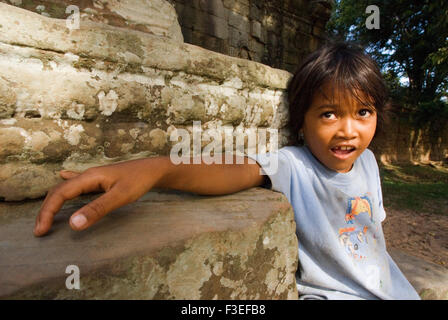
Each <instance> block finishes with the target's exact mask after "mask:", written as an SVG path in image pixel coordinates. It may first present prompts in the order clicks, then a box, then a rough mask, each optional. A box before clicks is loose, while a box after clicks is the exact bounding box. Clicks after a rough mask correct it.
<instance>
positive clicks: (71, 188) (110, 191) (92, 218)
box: [34, 159, 160, 236]
mask: <svg viewBox="0 0 448 320" xmlns="http://www.w3.org/2000/svg"><path fill="white" fill-rule="evenodd" d="M151 160H152V159H140V160H132V161H126V162H121V163H116V164H112V165H106V166H101V167H93V168H89V169H87V170H85V171H84V172H82V173H78V172H73V171H65V170H63V171H60V176H61V177H62V178H63V179H65V180H66V181H63V182H61V183H60V184H58V185H56V186H55V187H53V188H52V189H51V190H50V191H49V192H48V193H47V196H46V198H45V200H44V203H43V204H42V206H41V208H40V211H39V213H38V215H37V217H36V224H35V227H34V235H35V236H43V235H45V234H46V233H47V232H48V231H49V230H50V228H51V225H52V224H53V219H54V216H55V215H56V214H57V213H58V211H59V210H60V209H61V208H62V206H63V204H64V202H65V201H67V200H70V199H73V198H76V197H77V196H79V195H81V194H84V193H90V192H102V191H104V192H105V193H104V194H103V195H102V196H100V197H98V198H97V199H95V200H93V201H92V202H90V203H88V204H87V205H85V206H84V207H82V208H80V209H79V210H77V211H76V212H74V213H73V214H72V216H71V217H70V226H71V228H72V229H74V230H84V229H86V228H88V227H90V226H91V225H92V224H94V223H95V222H97V221H98V220H100V219H101V218H102V217H104V216H105V215H106V214H108V213H109V212H111V211H113V210H115V209H117V208H119V207H122V206H124V205H126V204H128V203H131V202H134V201H136V200H137V199H138V198H140V197H141V196H142V195H143V194H145V193H146V192H148V191H149V190H150V189H151V188H152V187H153V186H154V184H155V183H156V182H157V179H158V178H160V168H156V167H155V166H153V165H151V164H152V163H151ZM154 160H155V161H157V159H154ZM151 169H153V170H151Z"/></svg>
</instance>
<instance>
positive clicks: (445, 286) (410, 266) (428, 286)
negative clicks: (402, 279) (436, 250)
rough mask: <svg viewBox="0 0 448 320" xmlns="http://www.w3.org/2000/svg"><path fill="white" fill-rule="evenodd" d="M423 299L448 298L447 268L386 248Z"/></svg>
mask: <svg viewBox="0 0 448 320" xmlns="http://www.w3.org/2000/svg"><path fill="white" fill-rule="evenodd" d="M387 251H388V252H389V254H390V256H391V257H392V259H393V260H394V261H395V263H396V264H397V265H398V267H399V268H400V270H401V271H402V272H403V273H404V275H405V276H406V278H407V279H408V280H409V282H410V283H411V284H412V285H413V286H414V288H415V290H417V292H418V294H419V295H420V297H421V298H422V299H424V300H448V269H447V268H445V267H442V266H439V265H437V264H435V263H431V262H428V261H425V260H423V259H421V258H417V257H414V256H412V255H409V254H407V253H405V252H403V251H401V250H398V249H388V250H387Z"/></svg>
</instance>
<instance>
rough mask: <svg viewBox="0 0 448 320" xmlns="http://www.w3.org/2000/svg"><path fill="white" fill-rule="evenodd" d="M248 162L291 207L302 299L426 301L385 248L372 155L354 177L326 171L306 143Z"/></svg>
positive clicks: (363, 157) (364, 157) (359, 163)
mask: <svg viewBox="0 0 448 320" xmlns="http://www.w3.org/2000/svg"><path fill="white" fill-rule="evenodd" d="M249 157H250V158H252V159H254V160H256V161H257V162H258V163H259V164H260V166H261V168H262V171H263V173H264V174H268V176H269V178H270V180H271V184H272V186H271V188H272V189H273V190H275V191H278V192H281V193H283V194H284V195H285V196H286V197H287V199H288V200H289V202H290V203H291V205H292V207H293V210H294V214H295V221H296V226H297V227H296V234H297V237H298V240H299V268H298V270H297V273H296V280H297V289H298V292H299V297H300V298H301V299H307V298H321V299H420V297H419V295H418V294H417V292H416V291H415V289H414V288H413V287H412V286H411V284H410V283H409V281H408V280H407V279H406V278H405V277H404V275H403V273H402V272H401V271H400V269H399V268H398V267H397V265H396V264H395V263H394V261H393V260H392V259H391V257H390V256H389V254H388V253H387V251H386V244H385V240H384V235H383V230H382V227H381V222H382V221H383V220H384V218H385V217H386V213H385V211H384V208H383V203H382V193H381V183H380V176H379V170H378V165H377V162H376V159H375V156H374V155H373V153H372V151H370V150H368V149H366V150H365V151H364V152H363V153H362V154H361V156H360V157H359V158H358V159H356V161H355V163H354V165H353V168H352V169H351V170H350V171H349V172H348V173H338V172H336V171H333V170H331V169H328V168H327V167H325V166H324V165H322V164H321V163H320V162H319V161H318V160H317V159H316V158H315V157H314V156H313V154H312V153H311V152H310V150H309V149H308V148H307V147H306V146H304V147H296V146H288V147H284V148H281V149H280V150H278V152H273V153H266V154H257V155H249ZM274 157H278V158H277V161H278V166H277V167H276V170H272V168H273V167H272V163H273V162H272V161H274ZM269 166H271V167H270V168H269V170H268V167H269ZM274 168H275V166H274Z"/></svg>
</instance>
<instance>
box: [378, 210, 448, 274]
mask: <svg viewBox="0 0 448 320" xmlns="http://www.w3.org/2000/svg"><path fill="white" fill-rule="evenodd" d="M385 210H386V219H385V220H384V222H383V231H384V236H385V237H386V246H387V248H396V249H400V250H402V251H403V252H405V253H408V254H410V255H413V256H416V257H419V258H423V259H425V260H426V261H429V262H433V263H436V264H438V265H441V266H444V267H445V268H447V269H448V216H446V215H441V214H434V213H433V214H428V213H416V212H413V211H409V210H395V209H391V208H389V209H388V208H387V207H386V208H385Z"/></svg>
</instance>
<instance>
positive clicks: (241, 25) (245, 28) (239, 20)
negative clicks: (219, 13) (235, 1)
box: [229, 11, 250, 33]
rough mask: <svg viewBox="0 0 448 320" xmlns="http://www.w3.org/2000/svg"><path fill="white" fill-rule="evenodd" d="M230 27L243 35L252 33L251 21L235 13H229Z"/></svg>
mask: <svg viewBox="0 0 448 320" xmlns="http://www.w3.org/2000/svg"><path fill="white" fill-rule="evenodd" d="M229 25H230V26H232V27H234V28H235V29H238V30H239V31H240V32H242V33H250V24H249V19H247V17H245V16H242V15H240V14H238V13H235V12H233V11H230V12H229Z"/></svg>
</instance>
